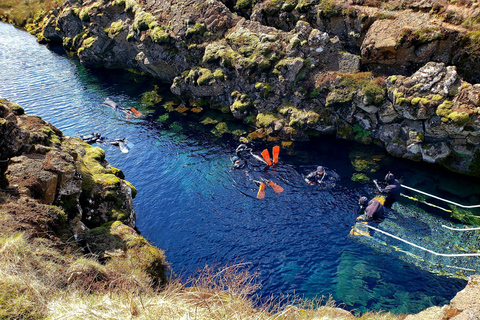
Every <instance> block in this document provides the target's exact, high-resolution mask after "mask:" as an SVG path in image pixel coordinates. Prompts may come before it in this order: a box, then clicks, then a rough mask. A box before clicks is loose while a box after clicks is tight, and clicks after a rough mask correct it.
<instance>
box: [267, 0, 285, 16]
mask: <svg viewBox="0 0 480 320" xmlns="http://www.w3.org/2000/svg"><path fill="white" fill-rule="evenodd" d="M283 2H284V0H269V1H267V2H266V3H265V6H264V10H265V13H266V14H267V15H270V16H273V15H276V14H277V13H278V12H279V11H280V9H282V6H283Z"/></svg>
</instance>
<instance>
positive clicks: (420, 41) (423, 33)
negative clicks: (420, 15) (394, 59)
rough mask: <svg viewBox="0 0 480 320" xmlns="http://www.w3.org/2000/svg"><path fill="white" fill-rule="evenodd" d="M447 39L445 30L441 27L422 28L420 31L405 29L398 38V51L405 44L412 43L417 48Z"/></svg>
mask: <svg viewBox="0 0 480 320" xmlns="http://www.w3.org/2000/svg"><path fill="white" fill-rule="evenodd" d="M443 39H445V34H444V33H443V30H442V29H441V28H439V27H429V28H421V29H418V30H412V29H403V30H402V31H401V33H400V35H399V36H398V38H397V44H396V49H398V48H399V47H401V46H402V45H403V44H404V43H411V44H413V45H414V46H416V47H419V46H422V45H424V44H427V43H430V42H433V41H436V40H443Z"/></svg>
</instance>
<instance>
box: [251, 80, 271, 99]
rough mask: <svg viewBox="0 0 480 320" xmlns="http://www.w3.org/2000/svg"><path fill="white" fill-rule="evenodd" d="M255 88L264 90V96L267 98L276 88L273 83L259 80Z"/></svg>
mask: <svg viewBox="0 0 480 320" xmlns="http://www.w3.org/2000/svg"><path fill="white" fill-rule="evenodd" d="M255 89H257V90H260V91H262V94H263V97H264V98H265V99H267V98H268V97H269V96H270V94H271V93H272V91H273V89H274V85H273V83H267V82H257V83H256V84H255Z"/></svg>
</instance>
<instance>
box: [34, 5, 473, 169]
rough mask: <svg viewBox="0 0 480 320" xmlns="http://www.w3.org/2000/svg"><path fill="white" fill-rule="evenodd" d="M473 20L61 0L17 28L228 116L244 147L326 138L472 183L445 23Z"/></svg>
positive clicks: (422, 9) (431, 8) (392, 8)
mask: <svg viewBox="0 0 480 320" xmlns="http://www.w3.org/2000/svg"><path fill="white" fill-rule="evenodd" d="M477 14H479V9H478V7H476V6H471V7H468V6H467V7H461V6H454V5H450V4H449V3H448V2H447V1H422V5H419V4H418V3H416V2H408V1H399V2H388V3H385V4H382V3H381V2H377V1H371V2H369V3H368V4H366V2H365V3H364V2H363V1H353V0H352V1H341V2H338V3H337V2H335V3H333V2H331V1H298V2H297V1H273V0H269V1H257V3H256V4H253V2H250V1H238V3H236V4H234V3H231V1H223V2H222V1H220V0H203V1H176V0H170V1H161V2H156V1H153V0H142V1H134V0H116V1H99V2H97V1H83V2H82V1H79V2H77V1H76V2H69V1H67V2H66V3H65V4H64V5H63V6H62V7H60V8H59V9H54V10H51V11H50V12H48V13H46V14H45V15H43V16H41V17H39V18H38V19H36V20H35V21H32V23H30V24H27V25H26V28H27V29H28V30H29V31H30V32H31V33H32V34H35V35H36V36H37V38H38V40H39V41H41V42H52V43H53V42H56V43H61V44H62V45H63V47H64V48H65V49H66V50H67V51H68V52H70V53H71V54H73V55H76V56H78V58H79V59H80V62H81V63H82V64H84V65H85V66H87V67H92V68H93V67H106V68H120V69H128V70H134V71H135V72H141V73H145V74H148V75H151V76H152V77H154V78H156V79H158V80H159V81H162V82H167V83H169V84H171V91H172V92H173V93H174V94H176V95H177V96H178V97H180V98H181V99H182V100H183V101H184V105H183V107H186V110H188V109H189V108H191V110H194V109H195V110H196V111H195V112H205V111H206V110H207V109H208V108H211V109H216V110H220V111H222V112H223V113H225V114H228V115H231V116H232V115H233V117H234V118H235V119H236V121H237V122H238V123H242V124H246V125H248V126H250V127H251V128H252V130H251V132H250V135H251V137H252V138H256V137H265V136H267V137H270V138H271V139H282V140H283V141H300V140H301V141H305V140H308V139H309V137H312V136H317V135H320V134H330V135H335V136H336V137H338V138H340V139H348V140H355V141H358V142H361V143H365V144H370V143H375V144H377V145H379V146H382V147H384V148H385V149H386V150H387V151H388V152H389V153H390V154H392V155H395V156H398V157H403V158H407V159H411V160H414V161H425V162H428V163H438V164H440V165H442V166H444V167H446V168H448V169H450V170H452V171H455V172H459V173H463V174H468V175H472V176H480V147H479V139H480V130H479V123H480V122H479V116H478V110H479V107H480V85H478V84H475V81H477V80H478V79H477V78H478V76H477V75H475V73H472V72H471V70H472V69H475V68H477V67H478V59H477V56H478V54H477V53H475V52H476V51H475V48H476V47H475V45H476V44H475V43H474V42H473V41H474V40H473V39H474V38H472V37H473V36H474V32H475V31H472V30H475V29H472V28H473V27H469V26H466V25H465V24H463V25H460V23H457V22H456V21H457V20H454V19H447V17H450V16H452V15H456V16H457V17H458V19H462V18H463V19H465V20H467V19H468V18H469V17H472V16H473V17H474V16H476V15H477ZM366 70H372V71H366ZM466 79H468V81H470V82H468V81H467V80H466ZM216 132H217V133H220V134H223V133H232V134H234V135H235V132H233V130H230V129H229V126H228V124H227V123H225V122H219V123H218V124H217V125H216Z"/></svg>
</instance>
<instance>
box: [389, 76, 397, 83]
mask: <svg viewBox="0 0 480 320" xmlns="http://www.w3.org/2000/svg"><path fill="white" fill-rule="evenodd" d="M388 81H390V82H391V83H392V84H395V82H397V76H395V75H393V76H390V77H388Z"/></svg>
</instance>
